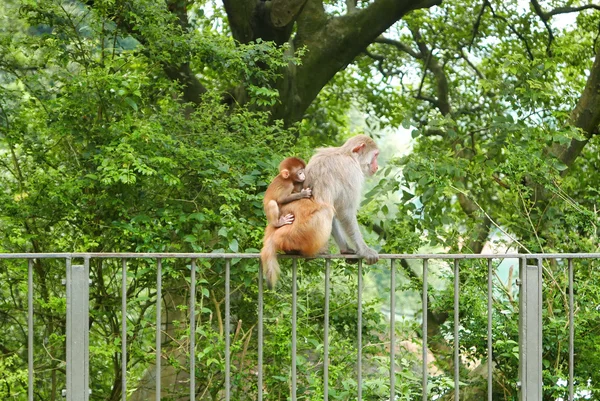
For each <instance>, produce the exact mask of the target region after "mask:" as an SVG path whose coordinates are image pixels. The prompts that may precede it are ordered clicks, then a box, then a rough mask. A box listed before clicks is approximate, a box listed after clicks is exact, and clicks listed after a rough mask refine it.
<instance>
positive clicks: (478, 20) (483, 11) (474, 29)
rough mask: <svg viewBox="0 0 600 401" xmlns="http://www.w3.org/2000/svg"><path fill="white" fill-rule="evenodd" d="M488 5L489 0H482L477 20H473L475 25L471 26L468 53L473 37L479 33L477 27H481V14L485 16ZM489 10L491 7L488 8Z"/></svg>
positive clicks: (473, 40)
mask: <svg viewBox="0 0 600 401" xmlns="http://www.w3.org/2000/svg"><path fill="white" fill-rule="evenodd" d="M489 5H490V2H489V0H483V4H482V5H481V10H479V15H477V19H476V20H475V24H473V33H472V34H471V42H470V43H469V51H470V50H471V46H473V43H474V42H475V37H476V36H477V33H478V32H479V25H481V19H482V18H483V14H485V8H486V7H488V6H489ZM490 8H491V7H490Z"/></svg>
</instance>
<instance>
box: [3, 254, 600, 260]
mask: <svg viewBox="0 0 600 401" xmlns="http://www.w3.org/2000/svg"><path fill="white" fill-rule="evenodd" d="M378 256H379V259H407V260H414V259H419V260H422V259H434V260H443V259H450V260H452V259H503V260H504V259H520V258H528V259H535V258H544V259H600V253H547V254H545V253H527V254H523V253H512V254H501V255H500V254H460V253H449V254H442V253H414V254H401V253H398V254H379V255H378ZM30 258H32V259H47V258H53V259H62V258H95V259H110V258H113V259H122V258H139V259H144V258H147V259H159V258H160V259H168V258H173V259H192V258H194V259H258V258H260V254H259V253H176V252H174V253H132V252H121V253H116V252H106V253H99V252H89V253H86V252H74V253H68V252H62V253H0V259H30ZM278 258H281V259H301V258H303V257H302V256H298V255H278ZM359 258H360V256H357V255H346V254H344V255H342V254H330V255H318V256H315V259H359Z"/></svg>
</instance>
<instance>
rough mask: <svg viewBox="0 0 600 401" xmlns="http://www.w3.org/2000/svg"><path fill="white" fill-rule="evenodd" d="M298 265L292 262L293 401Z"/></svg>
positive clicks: (294, 261) (293, 396)
mask: <svg viewBox="0 0 600 401" xmlns="http://www.w3.org/2000/svg"><path fill="white" fill-rule="evenodd" d="M297 282H298V266H297V263H296V259H294V260H293V262H292V401H296V387H297V382H296V341H297V338H296V330H297V327H296V322H297V319H298V284H297Z"/></svg>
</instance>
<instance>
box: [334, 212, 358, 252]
mask: <svg viewBox="0 0 600 401" xmlns="http://www.w3.org/2000/svg"><path fill="white" fill-rule="evenodd" d="M331 233H332V234H333V239H334V240H335V243H336V244H337V246H338V247H339V248H340V253H341V254H354V253H356V251H355V250H354V249H352V248H350V246H349V245H348V242H347V241H346V236H345V235H344V231H343V230H342V227H341V225H340V222H339V220H338V219H337V218H335V217H334V218H333V223H332V227H331Z"/></svg>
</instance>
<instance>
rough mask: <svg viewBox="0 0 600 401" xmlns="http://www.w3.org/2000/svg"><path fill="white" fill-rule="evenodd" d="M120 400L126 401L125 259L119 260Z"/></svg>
mask: <svg viewBox="0 0 600 401" xmlns="http://www.w3.org/2000/svg"><path fill="white" fill-rule="evenodd" d="M121 265H122V268H121V401H127V261H126V259H125V258H123V259H122V260H121Z"/></svg>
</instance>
